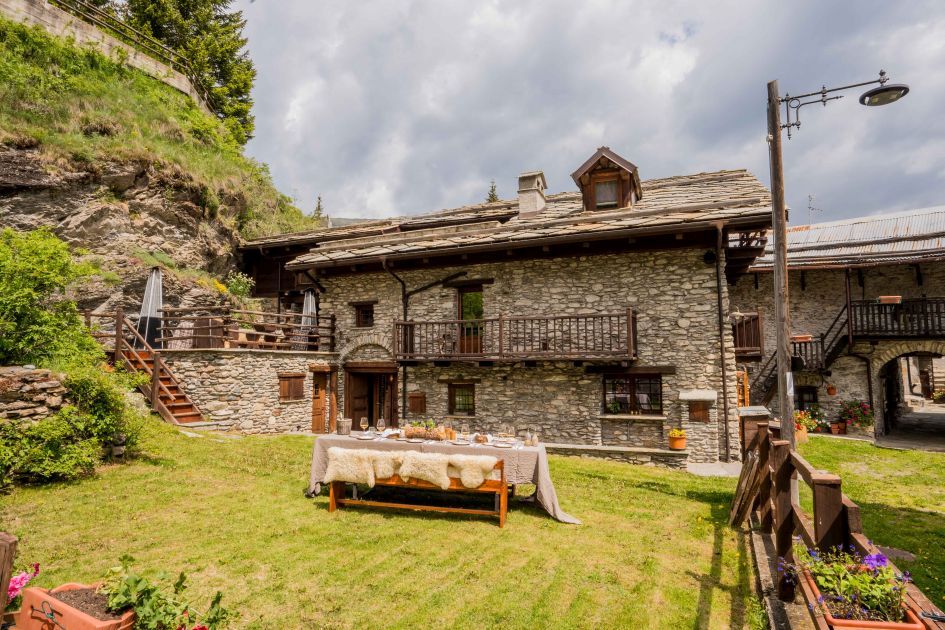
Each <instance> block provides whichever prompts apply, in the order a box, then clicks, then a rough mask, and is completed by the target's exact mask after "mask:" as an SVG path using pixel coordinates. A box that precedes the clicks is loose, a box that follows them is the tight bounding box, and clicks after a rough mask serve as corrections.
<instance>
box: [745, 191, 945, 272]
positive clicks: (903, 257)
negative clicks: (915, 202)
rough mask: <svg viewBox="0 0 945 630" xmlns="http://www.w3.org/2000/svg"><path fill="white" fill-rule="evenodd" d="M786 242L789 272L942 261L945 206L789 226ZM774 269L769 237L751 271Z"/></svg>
mask: <svg viewBox="0 0 945 630" xmlns="http://www.w3.org/2000/svg"><path fill="white" fill-rule="evenodd" d="M769 237H770V235H769ZM787 242H788V266H789V267H790V268H792V269H793V268H797V269H803V268H825V267H846V266H869V265H883V264H909V263H914V262H922V261H929V260H943V259H945V206H936V207H932V208H923V209H921V210H907V211H905V212H894V213H888V214H877V215H871V216H865V217H856V218H853V219H843V220H840V221H828V222H825V223H814V224H812V225H797V226H792V227H789V228H788V239H787ZM773 265H774V250H773V247H772V241H771V239H770V238H769V240H768V246H767V247H766V248H765V253H764V255H762V256H760V257H759V258H758V259H757V260H756V261H755V263H754V264H753V265H752V266H751V271H770V270H771V269H772V268H773Z"/></svg>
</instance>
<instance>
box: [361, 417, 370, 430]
mask: <svg viewBox="0 0 945 630" xmlns="http://www.w3.org/2000/svg"><path fill="white" fill-rule="evenodd" d="M368 426H370V425H369V424H368V421H367V416H363V417H362V418H361V432H362V433H364V432H366V431H367V428H368Z"/></svg>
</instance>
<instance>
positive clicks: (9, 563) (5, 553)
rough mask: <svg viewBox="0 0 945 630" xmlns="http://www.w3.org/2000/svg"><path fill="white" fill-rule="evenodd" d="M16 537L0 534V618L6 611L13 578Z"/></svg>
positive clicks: (4, 533)
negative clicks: (8, 592) (8, 590)
mask: <svg viewBox="0 0 945 630" xmlns="http://www.w3.org/2000/svg"><path fill="white" fill-rule="evenodd" d="M16 543H17V540H16V536H13V535H11V534H7V533H6V532H0V617H2V616H3V611H4V610H6V607H7V604H8V603H9V602H8V601H7V589H8V588H9V586H10V578H11V577H13V558H14V557H15V556H16Z"/></svg>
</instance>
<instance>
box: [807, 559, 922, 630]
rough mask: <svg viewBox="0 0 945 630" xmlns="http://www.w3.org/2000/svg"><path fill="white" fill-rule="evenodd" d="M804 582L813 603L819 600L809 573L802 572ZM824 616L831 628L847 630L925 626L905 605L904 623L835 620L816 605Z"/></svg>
mask: <svg viewBox="0 0 945 630" xmlns="http://www.w3.org/2000/svg"><path fill="white" fill-rule="evenodd" d="M804 581H805V582H807V586H808V588H809V589H810V592H811V594H813V596H814V601H815V602H819V601H820V600H821V595H820V589H818V588H817V582H816V581H815V580H814V576H813V575H811V574H810V571H804ZM816 605H817V606H818V607H819V608H820V611H821V612H822V613H823V615H824V621H826V622H827V625H828V626H830V627H831V628H847V629H848V630H924V628H925V625H924V624H923V623H922V621H921V620H920V619H919V617H918V616H917V615H916V614H915V613H914V612H913V611H912V609H911V608H909V607H908V606H906V605H903V607H902V608H903V611H904V612H905V614H906V621H857V620H855V619H836V618H834V616H833V615H831V614H830V611H829V610H828V609H827V606H825V605H824V604H816Z"/></svg>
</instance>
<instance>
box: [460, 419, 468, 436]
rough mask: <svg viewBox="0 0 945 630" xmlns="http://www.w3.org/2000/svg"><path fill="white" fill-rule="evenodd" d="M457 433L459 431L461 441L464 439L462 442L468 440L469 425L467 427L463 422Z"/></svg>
mask: <svg viewBox="0 0 945 630" xmlns="http://www.w3.org/2000/svg"><path fill="white" fill-rule="evenodd" d="M459 431H460V433H462V434H463V439H464V440H468V439H469V425H468V424H466V423H465V422H464V423H463V424H462V425H460V427H459Z"/></svg>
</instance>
